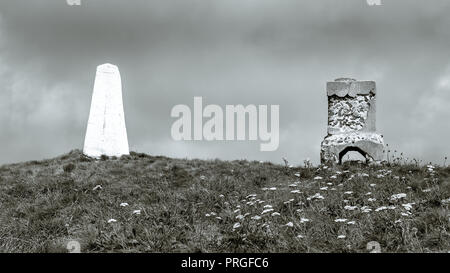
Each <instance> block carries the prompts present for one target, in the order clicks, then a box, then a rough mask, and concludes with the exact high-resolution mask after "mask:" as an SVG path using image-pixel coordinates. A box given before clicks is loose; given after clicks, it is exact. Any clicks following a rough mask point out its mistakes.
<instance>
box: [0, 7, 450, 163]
mask: <svg viewBox="0 0 450 273" xmlns="http://www.w3.org/2000/svg"><path fill="white" fill-rule="evenodd" d="M383 4H384V6H382V7H369V6H368V5H366V3H365V1H364V0H343V1H335V0H320V1H319V0H314V1H313V0H311V1H294V0H292V1H287V0H280V1H274V0H272V1H270V0H258V1H256V0H247V1H242V0H239V1H238V0H195V1H194V0H183V1H181V0H177V1H173V0H171V1H168V0H161V1H111V0H96V1H94V0H90V1H89V0H84V1H83V0H82V5H81V6H80V7H73V6H68V5H66V3H65V1H63V0H61V1H58V2H56V1H44V0H41V1H36V0H35V1H24V0H18V1H8V2H7V1H3V2H2V3H0V62H1V63H0V86H1V93H0V99H1V100H0V107H1V109H2V110H1V114H0V125H1V127H2V129H1V133H0V143H2V146H3V147H2V150H3V151H4V152H3V153H2V155H1V156H0V163H5V162H14V161H18V160H29V159H38V158H42V157H50V156H54V155H57V154H60V153H64V152H66V151H68V150H70V149H73V148H81V147H82V144H83V139H84V133H85V128H86V122H87V117H88V112H89V106H90V99H91V92H92V86H93V80H94V73H95V67H96V66H97V65H99V64H101V63H105V62H111V63H114V64H116V65H118V66H119V69H120V71H121V74H122V80H123V88H124V106H125V111H126V121H127V129H128V134H129V141H130V147H131V149H132V150H139V151H143V152H149V153H154V154H165V155H169V156H177V157H203V158H214V157H219V158H226V159H234V158H249V159H261V160H271V161H275V162H279V161H280V159H281V157H283V156H286V157H288V159H290V160H291V161H292V162H293V163H299V162H301V161H302V160H303V159H304V158H307V157H309V158H311V159H313V160H314V161H316V162H317V160H318V154H319V144H320V141H321V139H322V138H323V136H324V135H325V133H326V115H327V112H326V98H325V82H326V81H330V80H333V79H334V78H337V77H341V76H349V77H354V78H357V79H363V80H376V81H377V86H378V101H377V103H378V105H377V108H378V109H377V110H378V113H377V114H378V116H377V118H378V129H379V131H380V132H381V133H382V134H384V136H385V140H386V142H388V143H390V146H392V147H395V148H396V149H397V150H399V151H403V152H405V154H407V155H408V156H415V157H419V158H423V159H424V160H434V161H436V162H440V160H441V158H443V157H444V156H445V155H447V154H448V153H449V152H450V151H449V148H448V145H446V144H445V142H444V140H446V139H448V137H449V136H450V131H449V130H450V129H449V128H448V126H446V124H448V121H447V120H448V118H449V117H450V110H449V108H448V107H447V105H448V104H449V103H450V96H449V93H450V50H449V49H450V29H449V26H450V19H449V17H448V16H447V14H448V12H449V11H450V4H449V2H448V1H446V0H437V1H432V3H431V2H430V3H428V2H427V1H410V0H396V1H394V0H391V1H388V0H385V1H383ZM195 95H201V96H203V98H204V103H206V104H219V105H225V104H244V105H245V104H280V147H279V149H278V151H276V152H272V153H262V152H259V147H258V143H248V142H245V143H220V142H213V143H206V142H196V143H184V142H174V141H172V139H171V137H170V126H171V124H172V122H173V119H171V118H170V115H169V114H170V110H171V108H172V107H173V106H174V105H176V104H188V105H192V103H193V96H195Z"/></svg>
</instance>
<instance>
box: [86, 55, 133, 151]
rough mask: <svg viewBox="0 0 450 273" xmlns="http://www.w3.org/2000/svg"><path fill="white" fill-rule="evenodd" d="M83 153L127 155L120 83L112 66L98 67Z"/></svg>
mask: <svg viewBox="0 0 450 273" xmlns="http://www.w3.org/2000/svg"><path fill="white" fill-rule="evenodd" d="M83 153H84V154H85V155H87V156H90V157H95V158H98V157H100V156H101V155H106V156H121V155H128V154H129V148H128V138H127V130H126V127H125V116H124V111H123V102H122V82H121V78H120V72H119V69H118V67H117V66H115V65H112V64H103V65H99V66H98V67H97V73H96V76H95V83H94V91H93V94H92V102H91V110H90V113H89V120H88V125H87V130H86V137H85V141H84V148H83Z"/></svg>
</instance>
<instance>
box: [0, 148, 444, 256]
mask: <svg viewBox="0 0 450 273" xmlns="http://www.w3.org/2000/svg"><path fill="white" fill-rule="evenodd" d="M97 185H100V186H101V187H99V186H97ZM369 193H370V194H369ZM396 194H404V195H398V197H399V199H395V197H396V196H395V195H396ZM449 197H450V168H449V167H446V168H443V167H435V168H428V167H426V166H423V167H419V166H417V165H411V164H410V165H406V164H396V165H390V166H387V165H384V166H361V165H355V164H353V165H352V164H346V165H344V166H339V167H333V168H332V167H328V168H327V167H326V166H321V167H312V166H310V165H308V166H307V167H298V168H295V167H294V168H289V167H286V166H281V165H274V164H271V163H260V162H248V161H231V162H227V161H219V160H212V161H202V160H179V159H170V158H166V157H154V156H149V155H145V154H137V153H132V155H131V156H124V157H122V158H119V159H117V158H105V157H104V158H102V159H101V160H98V161H95V160H91V159H89V158H85V157H84V156H83V155H82V154H81V153H80V151H78V150H75V151H72V152H70V153H69V154H66V155H63V156H61V157H58V158H55V159H50V160H44V161H39V162H38V161H32V162H26V163H20V164H12V165H5V166H2V167H0V252H64V251H66V250H65V244H66V243H67V242H68V241H69V240H78V241H79V242H80V243H81V247H82V251H83V252H367V250H366V245H367V243H368V242H370V241H377V242H378V243H379V244H380V245H381V248H382V251H383V252H448V251H450V233H449V232H450V226H449V217H450V215H449V210H448V208H449V202H450V200H449ZM121 203H127V204H128V206H127V205H125V204H122V206H121ZM138 211H139V212H140V214H139V213H138ZM263 211H265V212H264V213H263ZM110 219H115V220H116V222H114V223H108V220H110ZM233 227H234V228H233Z"/></svg>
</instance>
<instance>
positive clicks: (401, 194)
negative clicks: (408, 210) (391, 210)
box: [391, 193, 406, 200]
mask: <svg viewBox="0 0 450 273" xmlns="http://www.w3.org/2000/svg"><path fill="white" fill-rule="evenodd" d="M405 197H406V193H398V194H394V195H392V196H391V200H399V199H402V198H405Z"/></svg>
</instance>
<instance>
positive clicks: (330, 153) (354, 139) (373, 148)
mask: <svg viewBox="0 0 450 273" xmlns="http://www.w3.org/2000/svg"><path fill="white" fill-rule="evenodd" d="M350 151H357V152H359V153H361V154H362V155H363V156H364V157H365V158H366V162H371V161H377V162H381V161H382V160H383V156H384V153H383V151H384V141H383V136H382V135H380V134H377V133H368V132H364V133H362V132H361V133H357V132H352V133H346V134H336V135H328V136H326V137H325V139H324V140H323V141H322V144H321V149H320V161H321V163H322V164H327V163H331V164H341V163H342V158H343V156H344V155H345V154H346V153H347V152H350Z"/></svg>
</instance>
